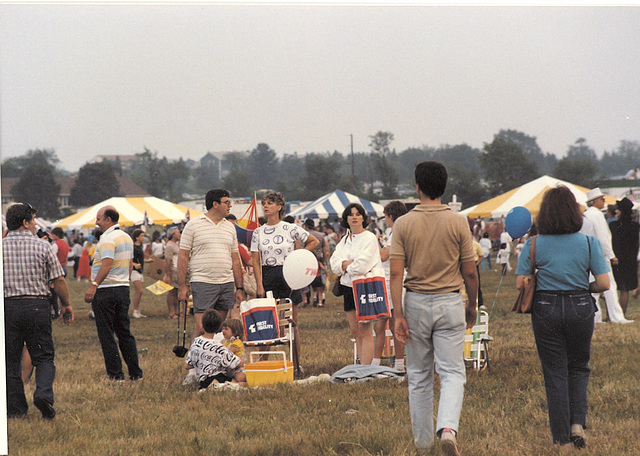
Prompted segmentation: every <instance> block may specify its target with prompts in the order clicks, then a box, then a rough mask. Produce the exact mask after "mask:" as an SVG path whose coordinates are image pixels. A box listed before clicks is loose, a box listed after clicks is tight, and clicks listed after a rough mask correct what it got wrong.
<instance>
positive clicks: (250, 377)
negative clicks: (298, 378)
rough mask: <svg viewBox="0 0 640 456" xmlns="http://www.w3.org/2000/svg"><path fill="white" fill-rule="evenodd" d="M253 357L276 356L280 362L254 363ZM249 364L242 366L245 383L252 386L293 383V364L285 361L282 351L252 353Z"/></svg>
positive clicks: (284, 354) (285, 357)
mask: <svg viewBox="0 0 640 456" xmlns="http://www.w3.org/2000/svg"><path fill="white" fill-rule="evenodd" d="M254 355H255V356H264V355H278V356H282V360H280V359H278V360H274V361H254ZM249 359H250V361H251V362H250V363H249V364H247V365H245V366H244V371H245V374H246V375H247V383H248V384H249V386H250V387H254V386H273V385H276V384H278V383H288V382H293V363H292V362H291V361H288V360H287V356H286V353H285V352H283V351H270V352H267V351H264V352H260V351H254V352H251V353H250V354H249Z"/></svg>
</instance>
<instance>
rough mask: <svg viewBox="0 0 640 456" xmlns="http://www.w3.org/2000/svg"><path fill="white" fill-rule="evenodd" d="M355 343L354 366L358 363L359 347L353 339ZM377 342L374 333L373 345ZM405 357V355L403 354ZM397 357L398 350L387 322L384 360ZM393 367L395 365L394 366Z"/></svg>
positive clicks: (383, 352) (352, 340) (383, 351)
mask: <svg viewBox="0 0 640 456" xmlns="http://www.w3.org/2000/svg"><path fill="white" fill-rule="evenodd" d="M371 331H373V325H372V326H371ZM351 342H352V343H353V364H357V362H358V347H357V346H356V340H355V339H351ZM375 342H376V334H375V332H374V333H373V343H374V344H375ZM403 355H404V353H403ZM395 357H396V348H395V346H394V343H393V333H392V332H391V329H389V320H387V324H386V326H385V329H384V349H383V350H382V359H391V360H393V359H395ZM392 365H393V364H392Z"/></svg>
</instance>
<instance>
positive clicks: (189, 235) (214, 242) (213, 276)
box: [178, 189, 244, 338]
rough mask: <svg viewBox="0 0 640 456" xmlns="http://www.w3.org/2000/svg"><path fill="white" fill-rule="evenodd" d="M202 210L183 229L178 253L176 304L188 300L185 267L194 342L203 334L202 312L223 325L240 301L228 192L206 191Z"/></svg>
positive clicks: (241, 292)
mask: <svg viewBox="0 0 640 456" xmlns="http://www.w3.org/2000/svg"><path fill="white" fill-rule="evenodd" d="M205 207H206V209H207V212H205V213H204V214H202V215H201V216H200V217H196V218H194V219H191V220H190V221H189V222H188V223H187V224H186V226H185V227H184V230H183V232H182V235H181V238H180V252H179V253H178V301H185V300H186V299H187V298H188V291H189V289H188V287H187V283H186V282H187V267H188V268H189V271H190V272H191V293H192V294H193V310H194V321H195V325H194V330H193V337H194V338H196V337H198V336H200V335H202V334H204V329H203V327H202V315H203V314H204V312H205V311H206V310H208V309H215V310H216V311H217V312H218V314H219V315H220V318H221V319H222V321H224V320H225V319H226V317H227V312H228V311H229V310H231V309H232V308H233V306H234V304H235V303H236V301H237V302H238V303H240V301H242V300H243V299H244V293H243V288H242V266H241V264H240V255H239V253H238V238H237V236H236V229H235V227H234V226H233V224H232V223H231V222H229V221H228V220H227V219H226V218H225V217H226V216H227V215H228V214H229V209H230V208H231V198H230V197H229V192H228V191H226V190H223V189H216V190H209V192H207V194H206V196H205Z"/></svg>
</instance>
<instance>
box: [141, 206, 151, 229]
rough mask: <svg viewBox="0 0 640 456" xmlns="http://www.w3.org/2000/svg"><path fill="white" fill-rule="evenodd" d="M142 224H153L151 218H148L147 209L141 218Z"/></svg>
mask: <svg viewBox="0 0 640 456" xmlns="http://www.w3.org/2000/svg"><path fill="white" fill-rule="evenodd" d="M142 224H143V225H144V226H149V225H153V220H149V217H148V216H147V211H146V210H145V211H144V218H143V219H142Z"/></svg>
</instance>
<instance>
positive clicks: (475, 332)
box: [464, 310, 493, 371]
mask: <svg viewBox="0 0 640 456" xmlns="http://www.w3.org/2000/svg"><path fill="white" fill-rule="evenodd" d="M492 340H493V338H492V337H491V336H490V335H489V314H488V313H487V312H485V311H484V310H479V311H478V316H477V318H476V324H475V325H474V326H473V328H471V329H467V332H466V333H465V336H464V361H465V363H466V364H467V365H468V366H471V367H473V368H474V369H476V370H477V371H480V370H483V369H484V368H487V369H488V370H491V368H490V366H489V342H490V341H492Z"/></svg>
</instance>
